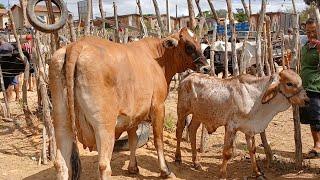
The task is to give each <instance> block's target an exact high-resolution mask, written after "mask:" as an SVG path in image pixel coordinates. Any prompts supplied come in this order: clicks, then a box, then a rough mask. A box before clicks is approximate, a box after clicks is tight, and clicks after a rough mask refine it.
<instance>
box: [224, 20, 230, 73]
mask: <svg viewBox="0 0 320 180" xmlns="http://www.w3.org/2000/svg"><path fill="white" fill-rule="evenodd" d="M224 43H225V45H224V46H225V48H224V63H223V65H224V75H223V78H228V75H229V71H228V66H229V65H228V14H226V18H225V20H224Z"/></svg>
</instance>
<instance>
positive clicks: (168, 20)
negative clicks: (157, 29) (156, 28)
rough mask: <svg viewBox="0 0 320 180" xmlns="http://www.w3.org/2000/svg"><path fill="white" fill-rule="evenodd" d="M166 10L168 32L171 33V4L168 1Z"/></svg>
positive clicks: (167, 0)
mask: <svg viewBox="0 0 320 180" xmlns="http://www.w3.org/2000/svg"><path fill="white" fill-rule="evenodd" d="M166 9H167V31H168V33H169V34H170V33H171V19H170V2H169V0H166Z"/></svg>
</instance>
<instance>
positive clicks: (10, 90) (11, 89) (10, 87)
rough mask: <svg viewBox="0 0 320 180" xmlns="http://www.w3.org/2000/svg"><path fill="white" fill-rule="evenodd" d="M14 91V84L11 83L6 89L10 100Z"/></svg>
mask: <svg viewBox="0 0 320 180" xmlns="http://www.w3.org/2000/svg"><path fill="white" fill-rule="evenodd" d="M12 91H13V85H9V87H8V88H7V90H6V95H7V99H8V101H9V102H10V101H11V98H12Z"/></svg>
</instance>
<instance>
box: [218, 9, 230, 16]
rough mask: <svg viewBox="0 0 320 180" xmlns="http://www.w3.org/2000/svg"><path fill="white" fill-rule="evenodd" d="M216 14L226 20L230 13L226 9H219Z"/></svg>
mask: <svg viewBox="0 0 320 180" xmlns="http://www.w3.org/2000/svg"><path fill="white" fill-rule="evenodd" d="M216 12H217V15H218V17H219V18H225V17H226V14H227V12H228V11H227V10H225V9H219V10H217V11H216Z"/></svg>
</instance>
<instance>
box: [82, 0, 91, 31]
mask: <svg viewBox="0 0 320 180" xmlns="http://www.w3.org/2000/svg"><path fill="white" fill-rule="evenodd" d="M87 7H88V9H87V11H88V12H87V19H86V21H85V27H84V35H85V36H88V35H89V34H90V21H91V14H92V0H87Z"/></svg>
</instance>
